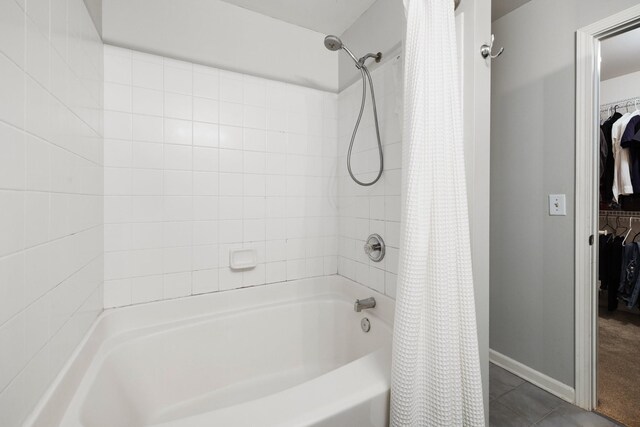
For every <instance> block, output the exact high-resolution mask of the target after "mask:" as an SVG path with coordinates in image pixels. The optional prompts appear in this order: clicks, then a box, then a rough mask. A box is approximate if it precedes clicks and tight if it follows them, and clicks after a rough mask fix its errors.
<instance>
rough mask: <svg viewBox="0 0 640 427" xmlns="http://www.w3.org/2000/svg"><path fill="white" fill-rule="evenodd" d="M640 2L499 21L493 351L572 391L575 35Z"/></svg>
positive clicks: (577, 2) (548, 5) (547, 1)
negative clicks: (563, 207) (561, 197)
mask: <svg viewBox="0 0 640 427" xmlns="http://www.w3.org/2000/svg"><path fill="white" fill-rule="evenodd" d="M636 4H637V0H607V1H602V0H563V1H557V0H532V1H531V2H529V3H527V4H526V5H524V6H522V7H521V8H519V9H517V10H515V11H513V12H511V13H509V14H507V15H505V16H504V17H502V18H500V19H498V20H496V21H495V22H494V23H493V32H494V33H495V36H496V43H497V45H498V46H504V48H505V53H504V54H503V55H502V56H501V57H500V58H499V59H497V60H495V61H493V65H492V67H493V69H492V84H491V86H492V92H491V95H492V99H491V327H490V345H491V348H492V349H493V350H495V351H497V352H499V353H502V354H503V355H505V356H508V357H510V358H512V359H515V360H517V361H519V362H521V363H523V364H525V365H527V366H529V367H531V368H533V369H535V370H537V371H540V372H542V373H544V374H546V375H548V376H550V377H552V378H555V379H556V380H558V381H561V382H562V383H564V384H567V385H569V386H572V387H573V385H574V289H573V288H574V283H573V280H574V248H573V246H574V240H573V239H574V201H575V192H574V186H575V178H574V163H575V149H574V144H575V120H574V116H575V31H576V30H577V29H578V28H581V27H583V26H585V25H588V24H591V23H593V22H595V21H598V20H600V19H602V18H604V17H606V16H609V15H611V14H613V13H616V12H619V11H621V10H623V9H626V8H628V7H631V6H634V5H636ZM549 193H565V194H566V195H567V205H568V206H567V216H565V217H550V216H549V215H548V206H547V203H548V201H547V195H548V194H549Z"/></svg>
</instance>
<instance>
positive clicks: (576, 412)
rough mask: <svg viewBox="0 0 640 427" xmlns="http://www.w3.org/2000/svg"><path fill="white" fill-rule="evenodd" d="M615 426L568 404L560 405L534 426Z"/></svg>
mask: <svg viewBox="0 0 640 427" xmlns="http://www.w3.org/2000/svg"><path fill="white" fill-rule="evenodd" d="M617 425H618V424H616V423H614V422H612V421H610V420H608V419H607V418H604V417H601V416H600V415H598V414H596V413H594V412H588V411H584V410H582V409H580V408H578V407H577V406H573V405H570V404H568V403H565V404H562V405H561V406H560V407H558V408H557V409H555V410H554V411H553V412H551V413H550V414H549V415H547V416H546V417H545V418H544V419H543V420H542V421H540V422H539V423H537V424H536V426H537V427H560V426H562V427H565V426H566V427H616V426H617Z"/></svg>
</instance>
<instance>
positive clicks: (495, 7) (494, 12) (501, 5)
mask: <svg viewBox="0 0 640 427" xmlns="http://www.w3.org/2000/svg"><path fill="white" fill-rule="evenodd" d="M463 1H464V0H463ZM530 1H531V0H492V1H491V21H495V20H496V19H498V18H501V17H503V16H504V15H506V14H507V13H509V12H512V11H514V10H516V9H517V8H519V7H520V6H522V5H524V4H525V3H528V2H530Z"/></svg>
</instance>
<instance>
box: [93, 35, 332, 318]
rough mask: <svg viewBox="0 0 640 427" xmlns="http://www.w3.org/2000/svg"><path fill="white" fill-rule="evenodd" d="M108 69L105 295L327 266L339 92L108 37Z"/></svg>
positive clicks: (243, 280)
mask: <svg viewBox="0 0 640 427" xmlns="http://www.w3.org/2000/svg"><path fill="white" fill-rule="evenodd" d="M104 67H105V85H104V93H105V113H104V123H105V147H104V148H105V171H104V176H105V182H104V189H105V230H104V233H105V234H104V236H105V241H104V244H105V306H106V307H113V306H122V305H128V304H132V303H139V302H145V301H152V300H160V299H168V298H175V297H180V296H185V295H190V294H198V293H204V292H213V291H218V290H225V289H232V288H237V287H242V286H249V285H257V284H264V283H271V282H279V281H284V280H292V279H298V278H302V277H310V276H318V275H324V274H335V273H336V272H337V250H338V249H337V248H338V242H337V206H336V201H337V200H336V197H337V195H336V188H337V184H336V176H335V171H336V152H337V151H336V150H337V148H336V144H337V138H336V137H337V118H336V117H337V95H336V94H331V93H328V92H322V91H318V90H313V89H308V88H303V87H299V86H294V85H290V84H284V83H279V82H274V81H270V80H265V79H259V78H255V77H251V76H247V75H242V74H236V73H231V72H226V71H222V70H218V69H215V68H210V67H204V66H200V65H195V64H191V63H187V62H180V61H175V60H172V59H168V58H163V57H159V56H153V55H148V54H144V53H140V52H137V51H132V50H125V49H120V48H116V47H111V46H105V63H104ZM238 248H255V249H256V250H257V252H258V263H259V264H258V267H257V268H255V269H253V270H249V271H246V272H234V271H231V270H230V269H229V268H228V263H229V250H233V249H238Z"/></svg>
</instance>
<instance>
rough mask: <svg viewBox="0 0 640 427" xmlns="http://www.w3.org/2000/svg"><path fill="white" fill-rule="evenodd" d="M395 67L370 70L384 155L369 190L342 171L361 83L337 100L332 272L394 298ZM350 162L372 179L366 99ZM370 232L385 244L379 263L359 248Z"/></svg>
mask: <svg viewBox="0 0 640 427" xmlns="http://www.w3.org/2000/svg"><path fill="white" fill-rule="evenodd" d="M401 67H402V60H401V58H400V57H399V56H396V57H394V58H392V59H390V60H388V61H387V62H386V63H384V64H382V66H380V67H379V68H377V69H376V70H375V71H374V72H372V77H373V82H374V87H375V91H376V92H375V94H376V104H377V107H378V118H379V124H380V133H381V140H382V144H383V153H384V173H383V175H382V177H381V179H380V181H378V182H377V183H376V184H374V185H373V186H370V187H361V186H358V185H357V184H355V183H354V182H353V181H352V179H351V177H349V175H348V173H347V169H346V161H347V160H346V155H347V151H348V148H349V141H350V140H351V134H352V132H353V126H354V124H355V122H356V118H357V115H358V112H359V110H360V104H361V97H362V83H361V82H360V81H358V82H356V83H354V84H353V85H351V86H349V87H348V88H347V89H345V90H343V91H342V92H341V93H340V95H339V99H338V112H339V114H338V117H339V119H338V135H339V137H338V154H339V157H338V164H339V168H338V206H339V233H340V236H339V258H338V273H339V274H340V275H342V276H345V277H348V278H350V279H352V280H355V281H357V282H359V283H362V284H364V285H367V286H369V287H371V288H373V289H375V290H377V291H380V292H383V293H386V294H387V295H389V296H391V297H394V298H395V291H396V275H397V264H398V247H399V239H400V186H401V163H402V144H401V139H402V69H401ZM367 89H368V88H367ZM351 162H352V163H351V164H352V169H353V171H354V173H355V174H356V176H357V177H358V179H360V180H361V181H371V180H372V179H373V178H375V176H376V175H377V172H378V165H379V160H378V148H377V139H376V134H375V126H374V121H373V114H372V105H371V98H370V97H368V98H367V104H366V106H365V111H364V114H363V117H362V123H361V124H360V128H359V130H358V136H357V137H356V141H355V143H354V148H353V156H352V161H351ZM372 233H377V234H380V235H381V236H382V238H383V240H384V241H385V243H386V246H387V250H386V256H385V259H383V260H382V261H381V262H379V263H376V262H372V261H370V260H369V258H368V257H367V255H366V254H365V252H364V250H363V246H364V243H365V241H366V239H367V236H369V234H372Z"/></svg>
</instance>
